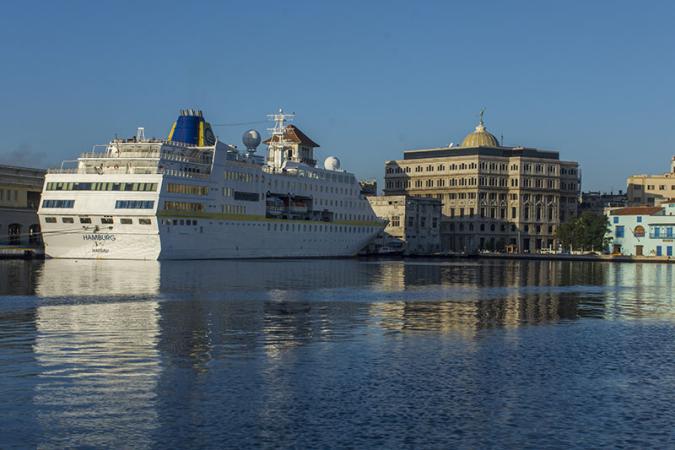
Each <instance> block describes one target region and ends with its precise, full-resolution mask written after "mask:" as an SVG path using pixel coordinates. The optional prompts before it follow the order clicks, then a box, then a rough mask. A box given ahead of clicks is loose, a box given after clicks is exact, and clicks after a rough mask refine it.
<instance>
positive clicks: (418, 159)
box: [384, 113, 581, 252]
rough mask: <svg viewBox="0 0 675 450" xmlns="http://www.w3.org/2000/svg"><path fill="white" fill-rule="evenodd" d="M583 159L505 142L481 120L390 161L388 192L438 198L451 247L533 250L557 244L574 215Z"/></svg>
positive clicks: (444, 238) (443, 234)
mask: <svg viewBox="0 0 675 450" xmlns="http://www.w3.org/2000/svg"><path fill="white" fill-rule="evenodd" d="M580 187H581V178H580V173H579V164H578V163H577V162H575V161H561V160H560V155H559V153H558V152H554V151H546V150H540V149H536V148H529V147H506V146H503V145H502V144H500V143H499V141H498V140H497V138H496V137H495V136H494V135H492V134H491V133H490V132H488V131H487V129H486V127H485V123H484V122H483V117H482V113H481V119H480V122H479V124H478V126H476V129H475V131H473V132H472V133H469V134H468V135H467V136H466V137H465V138H464V140H463V141H462V145H461V146H458V147H455V146H452V145H451V146H448V147H438V148H431V149H424V150H408V151H404V152H403V159H400V160H395V161H387V162H386V163H385V188H384V192H385V194H386V195H400V194H407V195H411V196H420V197H432V198H438V199H440V200H441V201H442V203H443V215H442V223H441V245H442V248H443V250H446V251H460V252H461V251H466V252H474V251H477V250H481V249H490V250H492V249H494V250H509V251H519V252H535V251H539V250H541V249H545V248H555V247H557V241H556V232H557V229H558V226H559V225H560V224H561V223H563V222H565V221H566V220H568V219H570V218H574V217H576V215H577V206H578V201H579V194H580Z"/></svg>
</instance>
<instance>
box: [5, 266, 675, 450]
mask: <svg viewBox="0 0 675 450" xmlns="http://www.w3.org/2000/svg"><path fill="white" fill-rule="evenodd" d="M674 284H675V268H674V267H673V265H668V264H628V263H626V264H622V263H607V262H569V261H565V262H560V261H516V260H447V261H444V260H443V261H442V260H420V259H415V260H407V261H382V260H355V259H342V260H273V261H265V260H260V261H168V262H156V261H152V262H141V261H85V260H46V261H0V398H1V399H2V401H0V430H1V431H2V432H1V433H0V448H33V447H40V448H64V447H106V448H187V447H196V448H252V447H255V448H260V447H262V448H345V447H349V448H366V447H368V448H387V449H390V448H401V447H405V448H467V449H476V448H533V449H546V448H673V447H675V426H674V425H673V424H675V408H673V404H675V305H674V304H673V285H674Z"/></svg>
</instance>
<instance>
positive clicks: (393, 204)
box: [367, 195, 441, 255]
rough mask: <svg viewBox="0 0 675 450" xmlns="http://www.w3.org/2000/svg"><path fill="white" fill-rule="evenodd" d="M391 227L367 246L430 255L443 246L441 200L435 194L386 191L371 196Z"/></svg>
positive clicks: (374, 209)
mask: <svg viewBox="0 0 675 450" xmlns="http://www.w3.org/2000/svg"><path fill="white" fill-rule="evenodd" d="M368 201H369V202H370V206H371V207H372V208H373V211H374V212H375V214H376V215H377V216H378V217H380V218H382V219H385V220H387V221H388V222H389V223H388V224H387V227H386V228H385V229H384V231H382V233H380V235H379V236H378V237H377V238H376V239H375V240H374V241H373V242H372V243H371V245H370V246H369V248H368V249H367V251H368V252H370V253H379V252H383V253H384V252H401V253H403V254H406V255H429V254H432V253H436V252H439V251H440V250H441V237H440V236H441V235H440V228H441V202H440V200H437V199H435V198H420V197H408V196H405V195H384V196H378V197H368Z"/></svg>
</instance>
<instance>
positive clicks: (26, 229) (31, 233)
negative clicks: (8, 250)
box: [0, 165, 45, 245]
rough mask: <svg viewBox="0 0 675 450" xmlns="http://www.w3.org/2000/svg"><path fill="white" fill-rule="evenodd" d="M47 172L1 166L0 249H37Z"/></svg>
mask: <svg viewBox="0 0 675 450" xmlns="http://www.w3.org/2000/svg"><path fill="white" fill-rule="evenodd" d="M44 178H45V171H44V170H41V169H29V168H26V167H14V166H4V165H0V245H26V244H29V245H38V244H40V242H41V239H40V225H39V224H38V218H37V209H38V207H39V206H40V205H39V204H40V193H41V192H42V185H43V184H44Z"/></svg>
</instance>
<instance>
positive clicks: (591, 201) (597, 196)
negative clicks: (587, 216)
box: [579, 191, 628, 214]
mask: <svg viewBox="0 0 675 450" xmlns="http://www.w3.org/2000/svg"><path fill="white" fill-rule="evenodd" d="M627 201H628V196H627V195H626V193H625V192H623V191H619V193H618V194H615V193H613V192H610V193H606V192H605V193H602V192H583V193H582V194H581V203H580V204H579V214H582V213H584V212H591V213H593V214H605V209H606V208H622V207H624V206H626V204H627Z"/></svg>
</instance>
